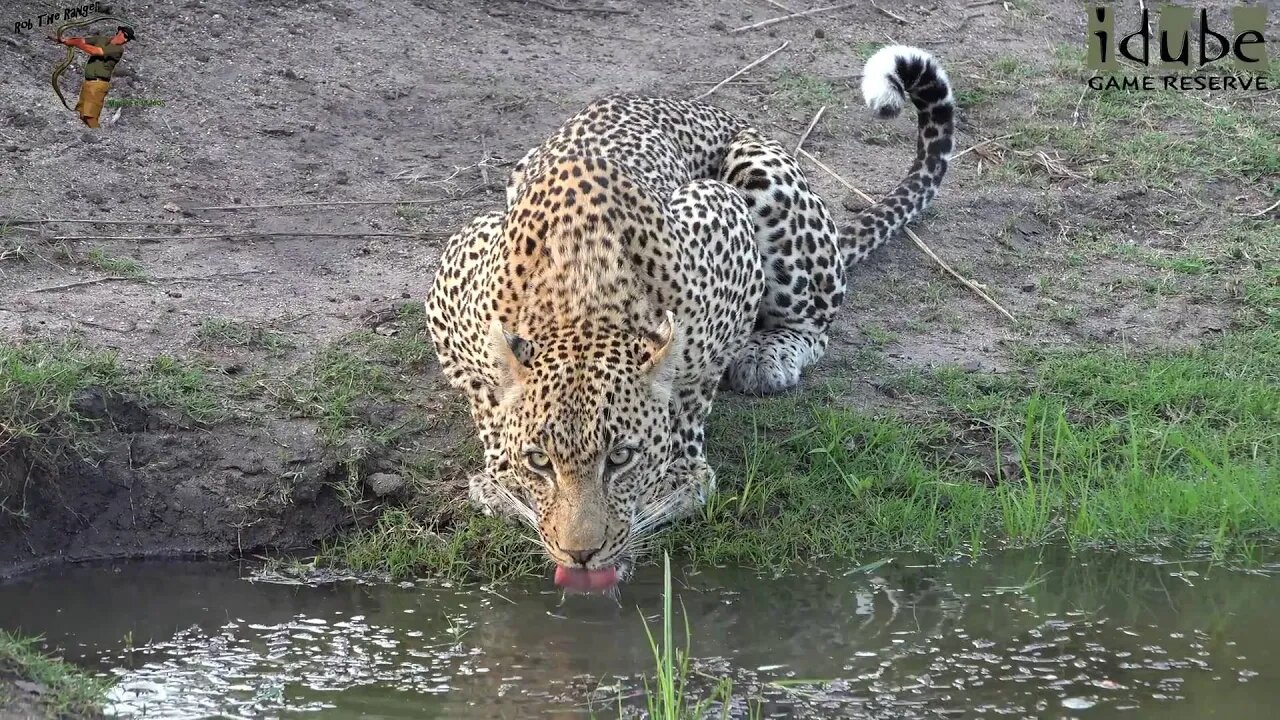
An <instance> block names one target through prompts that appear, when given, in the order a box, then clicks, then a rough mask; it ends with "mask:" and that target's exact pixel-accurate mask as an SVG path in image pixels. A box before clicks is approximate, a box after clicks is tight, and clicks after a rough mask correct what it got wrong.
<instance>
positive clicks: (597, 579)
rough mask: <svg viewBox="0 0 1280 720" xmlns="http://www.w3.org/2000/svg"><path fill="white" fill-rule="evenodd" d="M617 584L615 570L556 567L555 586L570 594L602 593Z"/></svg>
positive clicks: (616, 570)
mask: <svg viewBox="0 0 1280 720" xmlns="http://www.w3.org/2000/svg"><path fill="white" fill-rule="evenodd" d="M617 584H618V569H617V568H602V569H600V570H588V569H586V568H567V567H564V566H563V565H557V566H556V585H559V586H560V587H562V588H564V589H565V590H569V591H571V592H581V593H591V592H604V591H605V590H608V589H609V588H611V587H613V586H614V585H617Z"/></svg>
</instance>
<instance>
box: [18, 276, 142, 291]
mask: <svg viewBox="0 0 1280 720" xmlns="http://www.w3.org/2000/svg"><path fill="white" fill-rule="evenodd" d="M141 279H142V278H138V277H130V276H128V275H103V276H102V277H96V278H91V279H89V280H80V281H79V282H73V283H66V284H65V285H50V286H48V287H41V288H36V289H34V290H28V291H27V292H33V293H38V292H53V291H55V290H67V289H69V288H73V287H80V286H82V285H96V284H97V283H104V282H116V281H118V280H141Z"/></svg>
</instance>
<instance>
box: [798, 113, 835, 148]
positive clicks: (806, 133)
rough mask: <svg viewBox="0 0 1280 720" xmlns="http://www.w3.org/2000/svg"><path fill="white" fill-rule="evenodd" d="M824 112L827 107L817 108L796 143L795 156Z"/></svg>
mask: <svg viewBox="0 0 1280 720" xmlns="http://www.w3.org/2000/svg"><path fill="white" fill-rule="evenodd" d="M826 111H827V106H826V105H823V106H822V107H820V108H818V112H816V113H814V115H813V119H812V120H810V121H809V127H807V128H805V129H804V132H803V133H801V135H800V140H798V141H797V142H796V152H795V154H796V155H799V154H800V151H801V150H802V149H803V148H804V141H805V140H808V139H809V133H811V132H813V126H814V125H817V124H818V121H819V120H821V119H822V113H824V112H826Z"/></svg>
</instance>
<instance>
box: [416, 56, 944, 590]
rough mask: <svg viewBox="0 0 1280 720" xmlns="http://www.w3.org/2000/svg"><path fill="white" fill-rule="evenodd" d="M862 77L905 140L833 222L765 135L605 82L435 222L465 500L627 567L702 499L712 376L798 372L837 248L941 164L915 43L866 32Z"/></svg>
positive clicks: (819, 331) (744, 387)
mask: <svg viewBox="0 0 1280 720" xmlns="http://www.w3.org/2000/svg"><path fill="white" fill-rule="evenodd" d="M863 94H864V96H865V98H866V100H867V104H868V105H869V106H870V107H871V109H872V110H873V111H875V112H876V113H877V114H878V115H880V116H883V117H891V116H893V115H896V114H897V113H898V112H899V110H900V109H901V108H902V107H903V106H904V104H905V102H906V101H907V100H910V101H911V102H912V103H913V104H914V105H915V107H916V112H917V117H918V125H919V129H918V140H917V148H916V156H915V160H914V161H913V163H912V165H911V168H910V170H909V171H908V173H907V176H906V177H905V178H904V179H903V180H902V181H901V182H900V183H899V185H898V186H897V187H896V188H895V189H894V190H893V192H891V193H890V194H889V195H888V196H887V197H886V198H884V199H883V200H881V201H880V202H879V203H876V204H875V205H873V206H872V207H869V208H867V209H865V210H863V211H862V212H860V213H858V214H857V215H856V216H855V217H854V218H852V222H851V223H850V224H848V225H847V226H845V227H844V228H839V227H838V226H837V224H836V220H835V218H834V217H833V216H832V214H831V213H830V211H829V210H828V209H827V206H826V204H825V203H824V202H823V200H822V198H820V197H818V196H817V195H816V194H815V193H814V192H813V190H812V189H811V188H810V186H809V183H808V180H807V179H806V178H805V174H804V172H803V171H802V170H801V169H800V166H799V164H798V163H797V162H796V160H795V158H793V157H792V156H791V155H790V154H789V153H788V152H787V151H786V150H785V149H784V148H783V147H782V146H781V145H779V144H778V143H777V142H775V141H773V140H771V139H769V138H767V137H765V136H764V135H763V134H761V133H760V132H759V131H758V130H756V129H755V128H752V127H751V126H749V125H748V124H746V123H745V122H743V121H742V120H740V119H738V118H736V117H734V116H733V115H731V114H729V113H727V112H725V111H724V110H721V109H719V108H716V107H713V106H711V105H706V104H703V103H699V102H690V101H685V100H673V99H661V98H645V97H636V96H632V95H619V96H613V97H607V98H604V99H602V100H599V101H596V102H594V103H592V104H591V105H589V106H588V107H587V108H586V109H584V110H583V111H582V112H580V113H578V114H577V115H575V116H574V117H572V118H570V119H569V120H568V122H566V123H565V124H564V126H562V127H561V128H560V130H559V131H558V132H556V133H555V134H554V135H552V136H551V137H550V138H549V139H548V140H547V141H546V142H544V143H543V144H542V145H540V146H538V147H537V148H534V149H533V150H532V151H530V152H529V153H528V154H527V155H526V156H525V157H524V158H523V159H521V160H520V161H519V162H518V163H517V164H516V166H515V168H514V169H513V171H512V174H511V178H510V181H509V183H508V185H507V207H506V209H505V210H502V211H496V212H490V213H487V214H484V215H481V216H479V217H477V218H476V219H475V220H473V221H472V222H471V223H470V224H469V225H467V226H466V227H465V228H463V229H462V230H461V231H460V232H458V233H457V234H456V235H454V236H453V237H452V238H450V240H449V242H448V243H447V245H446V248H445V250H444V253H443V255H442V257H441V261H440V270H439V272H438V273H437V275H436V279H435V281H434V284H433V286H432V289H431V291H430V293H429V298H428V300H427V315H428V320H429V323H430V329H431V334H432V337H433V340H434V341H435V344H436V350H437V354H438V356H439V358H440V364H441V367H442V368H443V370H444V372H445V374H446V375H447V377H448V378H449V380H450V382H451V383H452V384H453V385H454V386H455V387H457V388H460V389H461V390H462V391H463V392H464V393H465V394H466V396H467V398H468V400H469V402H470V405H471V413H472V418H473V419H474V421H475V424H476V429H477V432H478V434H479V436H480V440H481V443H482V444H483V446H484V454H485V457H484V461H485V468H484V470H483V471H482V472H480V473H478V474H477V475H476V476H474V477H473V478H472V482H471V493H472V499H473V500H474V501H476V502H477V503H478V504H480V505H481V506H482V507H484V508H485V509H486V510H487V511H490V512H493V511H497V512H501V513H504V514H508V515H512V516H515V517H518V518H521V519H523V520H525V521H527V522H528V523H529V524H530V525H531V526H533V527H535V528H536V529H537V530H538V533H539V537H540V539H541V540H542V543H543V545H544V547H545V549H546V551H547V553H548V555H549V556H550V557H551V558H552V559H553V560H554V561H555V562H556V563H558V564H560V565H562V566H565V567H586V568H589V569H601V568H611V567H614V568H619V569H621V570H622V572H623V573H624V574H625V572H626V571H627V568H629V563H630V558H631V557H633V556H634V554H635V553H636V552H637V551H638V550H640V549H642V548H643V544H644V541H645V538H647V537H649V536H650V535H651V533H652V531H653V530H654V529H655V528H657V527H658V526H660V525H661V524H663V523H664V522H666V521H669V520H670V519H672V518H674V517H678V516H679V515H681V514H684V513H686V512H688V511H689V510H690V509H691V508H694V507H696V506H697V505H698V504H699V503H700V502H701V501H702V499H703V498H704V497H705V494H706V493H707V492H708V491H710V490H711V489H712V488H714V484H715V474H714V473H713V472H712V470H711V468H710V466H709V465H708V464H707V460H706V456H705V449H704V424H705V421H706V417H707V414H708V412H709V411H710V409H711V404H712V400H713V398H714V397H715V394H716V391H717V389H718V387H720V386H721V385H722V384H724V385H727V386H728V387H730V388H732V389H734V390H737V391H739V392H743V393H751V394H770V393H777V392H780V391H783V390H786V389H788V388H790V387H792V386H794V385H795V384H796V383H797V382H798V380H799V377H800V372H801V371H802V370H803V369H804V368H805V367H807V366H808V365H810V364H812V363H813V362H815V361H816V360H818V358H820V357H821V356H822V354H823V352H824V351H825V349H826V346H827V333H828V329H829V327H830V325H831V322H832V319H833V318H834V316H835V313H836V311H837V310H838V309H839V308H840V306H841V304H842V303H843V301H844V295H845V287H846V278H845V273H846V270H847V268H848V267H849V266H850V265H852V264H853V263H856V262H857V261H859V260H861V259H862V258H864V257H866V256H867V254H868V253H870V252H871V251H872V250H874V249H875V248H876V247H878V246H879V245H881V244H882V243H884V242H885V241H886V240H887V239H889V238H890V237H891V236H892V235H893V234H894V233H895V232H897V231H898V230H899V229H900V228H901V227H902V226H903V225H905V224H906V223H907V222H909V221H910V220H911V219H912V218H913V217H914V216H916V215H917V214H918V213H919V212H921V211H922V210H923V209H924V208H925V207H926V206H927V205H928V204H929V202H930V201H931V200H932V198H933V197H934V195H935V194H936V193H937V190H938V185H939V183H940V182H941V181H942V177H943V175H944V174H945V172H946V169H947V158H948V156H949V154H950V152H951V146H952V133H953V123H952V115H953V101H952V94H951V87H950V85H949V83H948V80H947V77H946V74H945V73H944V72H943V70H942V68H941V67H940V66H939V65H938V64H937V62H936V61H935V60H934V59H933V58H932V57H930V56H929V55H928V54H927V53H925V52H923V51H921V50H917V49H915V48H906V47H890V48H885V49H883V50H881V51H879V52H878V53H876V54H875V55H874V56H873V57H872V58H871V59H870V60H869V61H868V62H867V66H866V69H865V71H864V81H863Z"/></svg>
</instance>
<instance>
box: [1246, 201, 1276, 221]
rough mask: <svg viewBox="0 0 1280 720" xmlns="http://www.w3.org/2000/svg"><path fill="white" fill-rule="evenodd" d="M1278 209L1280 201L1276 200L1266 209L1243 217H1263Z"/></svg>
mask: <svg viewBox="0 0 1280 720" xmlns="http://www.w3.org/2000/svg"><path fill="white" fill-rule="evenodd" d="M1278 207H1280V200H1277V201H1275V202H1273V203H1271V204H1270V205H1268V206H1267V207H1264V208H1262V209H1261V210H1259V211H1258V212H1255V213H1249V214H1248V215H1245V217H1262V216H1263V215H1266V214H1267V213H1269V212H1271V211H1272V210H1275V209H1276V208H1278Z"/></svg>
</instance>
